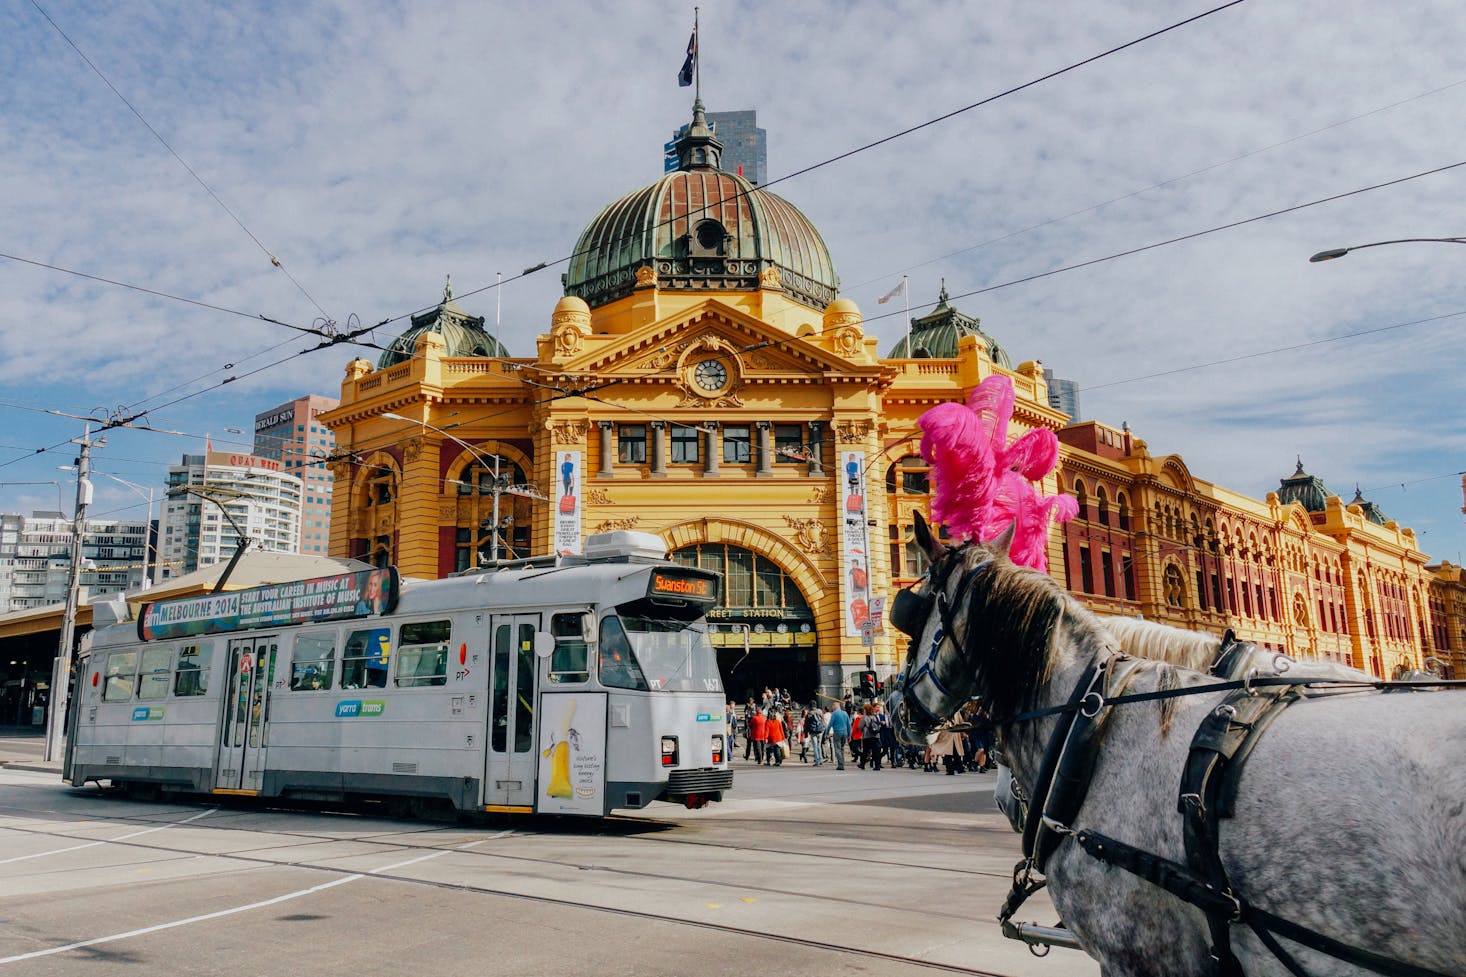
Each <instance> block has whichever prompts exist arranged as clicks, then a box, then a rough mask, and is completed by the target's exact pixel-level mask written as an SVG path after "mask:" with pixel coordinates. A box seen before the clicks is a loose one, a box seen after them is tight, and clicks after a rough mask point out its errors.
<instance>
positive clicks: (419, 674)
mask: <svg viewBox="0 0 1466 977" xmlns="http://www.w3.org/2000/svg"><path fill="white" fill-rule="evenodd" d="M452 636H453V625H452V623H451V622H449V621H414V622H413V623H411V624H404V625H402V630H401V632H399V634H398V635H397V684H398V685H399V686H401V687H403V688H412V687H417V686H423V685H443V684H446V683H447V681H448V642H449V640H450V639H451V638H452Z"/></svg>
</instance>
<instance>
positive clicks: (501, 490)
mask: <svg viewBox="0 0 1466 977" xmlns="http://www.w3.org/2000/svg"><path fill="white" fill-rule="evenodd" d="M377 416H379V417H385V418H386V419H387V420H389V421H404V422H406V423H408V424H420V425H422V426H423V427H424V428H426V429H428V430H429V431H436V432H438V433H439V434H441V435H442V436H443V437H445V438H447V439H448V440H449V441H452V442H453V443H454V444H456V445H458V446H459V447H460V448H462V449H463V450H464V451H467V452H468V453H469V454H470V455H472V456H473V457H474V458H475V459H477V460H478V462H479V464H481V465H483V466H484V467H485V468H492V469H493V472H494V480H493V482H492V483H491V485H490V492H491V494H492V495H493V497H494V503H493V505H494V509H493V517H492V519H493V523H494V527H493V533H492V535H491V536H490V537H489V562H491V563H498V562H499V529H500V525H499V496H500V495H519V496H523V497H525V498H529V499H542V498H544V496H543V495H541V494H540V493H539V492H536V491H535V490H534V489H532V488H530V487H529V486H527V485H510V484H509V480H508V478H507V477H505V476H504V475H502V474H501V473H500V471H499V456H498V454H495V455H494V456H493V460H492V462H490V460H489V459H488V458H485V457H484V455H483V453H482V452H480V451H479V450H478V449H477V448H475V447H474V446H473V445H471V444H469V443H468V442H467V441H464V440H463V439H462V438H459V437H457V436H455V435H452V434H449V433H448V432H447V431H445V430H443V429H442V428H440V427H437V426H435V425H432V424H429V423H428V422H427V421H423V420H414V419H413V418H411V417H403V416H402V415H401V414H393V413H390V412H384V413H382V414H379V415H377Z"/></svg>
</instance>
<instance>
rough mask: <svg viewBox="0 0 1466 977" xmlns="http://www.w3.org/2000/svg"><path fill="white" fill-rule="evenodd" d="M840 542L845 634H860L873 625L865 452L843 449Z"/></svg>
mask: <svg viewBox="0 0 1466 977" xmlns="http://www.w3.org/2000/svg"><path fill="white" fill-rule="evenodd" d="M840 466H841V474H842V476H843V477H842V478H841V479H840V526H841V531H840V544H841V551H840V553H841V566H840V572H841V574H842V578H843V583H844V586H843V587H842V589H843V590H844V604H845V634H846V636H847V637H851V638H860V637H864V636H865V635H867V634H868V633H869V628H870V623H871V622H870V546H869V544H868V542H867V538H866V525H865V452H864V451H843V452H841V453H840Z"/></svg>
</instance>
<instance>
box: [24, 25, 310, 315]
mask: <svg viewBox="0 0 1466 977" xmlns="http://www.w3.org/2000/svg"><path fill="white" fill-rule="evenodd" d="M31 6H33V7H35V8H36V10H37V11H38V12H39V13H40V15H41V16H42V17H44V18H46V22H47V23H48V24H50V25H51V26H52V27H53V28H54V29H55V30H56V33H57V34H60V35H61V39H62V40H64V41H65V42H66V43H67V44H68V45H70V46H71V49H72V50H73V51H75V52H76V53H77V56H78V57H80V58H81V59H82V61H84V62H86V66H87V67H88V68H90V69H92V71H93V72H94V73H95V74H96V76H97V77H98V78H100V79H102V82H103V84H105V85H106V86H107V87H108V88H110V89H111V90H112V94H113V95H116V96H117V97H118V98H119V99H120V100H121V101H122V104H123V105H126V106H127V109H128V111H129V112H131V113H132V114H133V115H134V116H136V117H137V120H138V121H139V122H141V123H142V124H143V126H144V127H145V128H146V129H147V130H148V132H151V133H152V134H153V138H154V139H156V140H158V142H159V143H161V144H162V146H163V148H164V149H166V150H168V154H169V155H170V156H172V157H173V158H174V159H175V160H177V161H178V165H179V166H182V167H183V168H184V169H185V170H187V171H188V175H189V176H191V177H193V179H194V182H195V183H197V184H198V185H199V186H201V187H203V188H204V192H205V193H207V194H208V195H209V196H210V197H212V198H213V200H214V202H215V203H216V204H218V205H219V206H220V207H221V208H222V209H223V211H224V213H226V214H228V215H229V217H230V219H232V220H233V221H234V223H235V224H238V225H239V229H240V230H241V231H243V232H244V233H245V234H246V235H248V236H249V239H250V240H251V241H253V242H254V243H255V246H256V247H258V248H259V249H260V251H262V252H264V255H265V257H267V258H269V259H270V264H272V265H274V266H275V267H276V268H278V269H280V272H281V273H282V274H283V275H284V276H285V277H286V278H288V279H289V280H290V283H291V284H292V285H294V286H295V287H296V289H297V290H298V291H299V292H300V294H301V295H304V296H305V298H306V301H308V302H310V304H311V305H313V306H315V307H316V311H318V312H320V313H321V315H322V316H323V317H325V319H326V322H327V323H329V324H331V325H334V320H333V319H332V318H331V316H330V314H329V313H327V312H326V310H325V309H323V308H321V304H320V303H319V302H317V301H316V300H315V298H314V297H312V296H311V294H310V292H307V291H306V290H305V286H304V285H302V284H300V282H298V281H296V279H295V276H294V275H292V274H290V271H289V269H287V268H286V267H285V265H284V264H283V263H282V262H281V261H280V259H279V258H277V257H276V256H275V255H274V254H272V253H271V251H270V249H269V248H267V247H265V245H264V242H262V241H261V240H260V239H259V238H257V237H255V234H254V232H253V231H251V230H250V229H249V228H248V227H246V226H245V224H244V221H242V220H240V219H239V215H238V214H236V213H235V212H234V211H232V210H230V209H229V205H228V204H226V203H224V201H223V200H221V199H220V198H219V195H218V194H217V193H215V192H214V190H213V188H212V187H210V186H209V185H208V184H207V183H205V182H204V181H203V178H202V177H200V176H199V175H198V173H196V172H194V169H193V167H192V166H189V165H188V163H187V162H186V161H185V160H184V158H183V157H182V156H179V155H178V153H177V152H176V151H175V150H174V149H173V147H172V146H171V145H169V144H168V140H166V139H164V138H163V136H162V134H161V133H160V132H158V130H157V129H154V128H153V125H152V123H150V122H149V121H148V120H147V119H145V118H143V114H142V113H141V112H139V111H138V110H137V108H136V107H135V106H134V105H133V104H132V103H131V102H129V101H128V100H127V96H125V95H123V94H122V92H120V91H118V90H117V86H116V85H114V84H112V82H111V80H110V79H109V78H108V77H107V76H106V75H104V74H102V70H101V69H100V68H98V67H97V66H96V65H95V64H93V63H92V59H91V58H88V57H87V56H86V53H85V52H83V51H82V49H81V48H80V47H78V46H77V44H76V42H75V41H73V40H72V39H71V38H70V37H69V36H68V35H67V33H66V32H65V31H64V30H62V29H61V25H60V24H58V23H56V21H55V20H53V19H52V17H51V15H50V14H48V13H47V12H46V10H45V8H44V7H42V6H41V5H40V4H39V3H38V2H37V0H31Z"/></svg>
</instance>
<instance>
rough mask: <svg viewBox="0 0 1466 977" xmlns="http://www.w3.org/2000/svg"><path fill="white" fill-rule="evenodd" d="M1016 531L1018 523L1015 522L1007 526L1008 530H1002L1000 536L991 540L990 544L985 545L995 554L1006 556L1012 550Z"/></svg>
mask: <svg viewBox="0 0 1466 977" xmlns="http://www.w3.org/2000/svg"><path fill="white" fill-rule="evenodd" d="M1017 529H1018V523H1017V522H1016V521H1015V522H1010V523H1009V524H1008V528H1007V529H1005V530H1003V532H1002V535H1000V536H999V537H998V538H997V539H995V540H993V541H992V542H991V543H989V544H987V545H988V547H989V548H990V549H992V550H993V552H995V553H1001V554H1002V555H1004V556H1007V555H1008V552H1009V551H1010V550H1011V549H1013V536H1014V534H1015V532H1016V531H1017Z"/></svg>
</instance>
